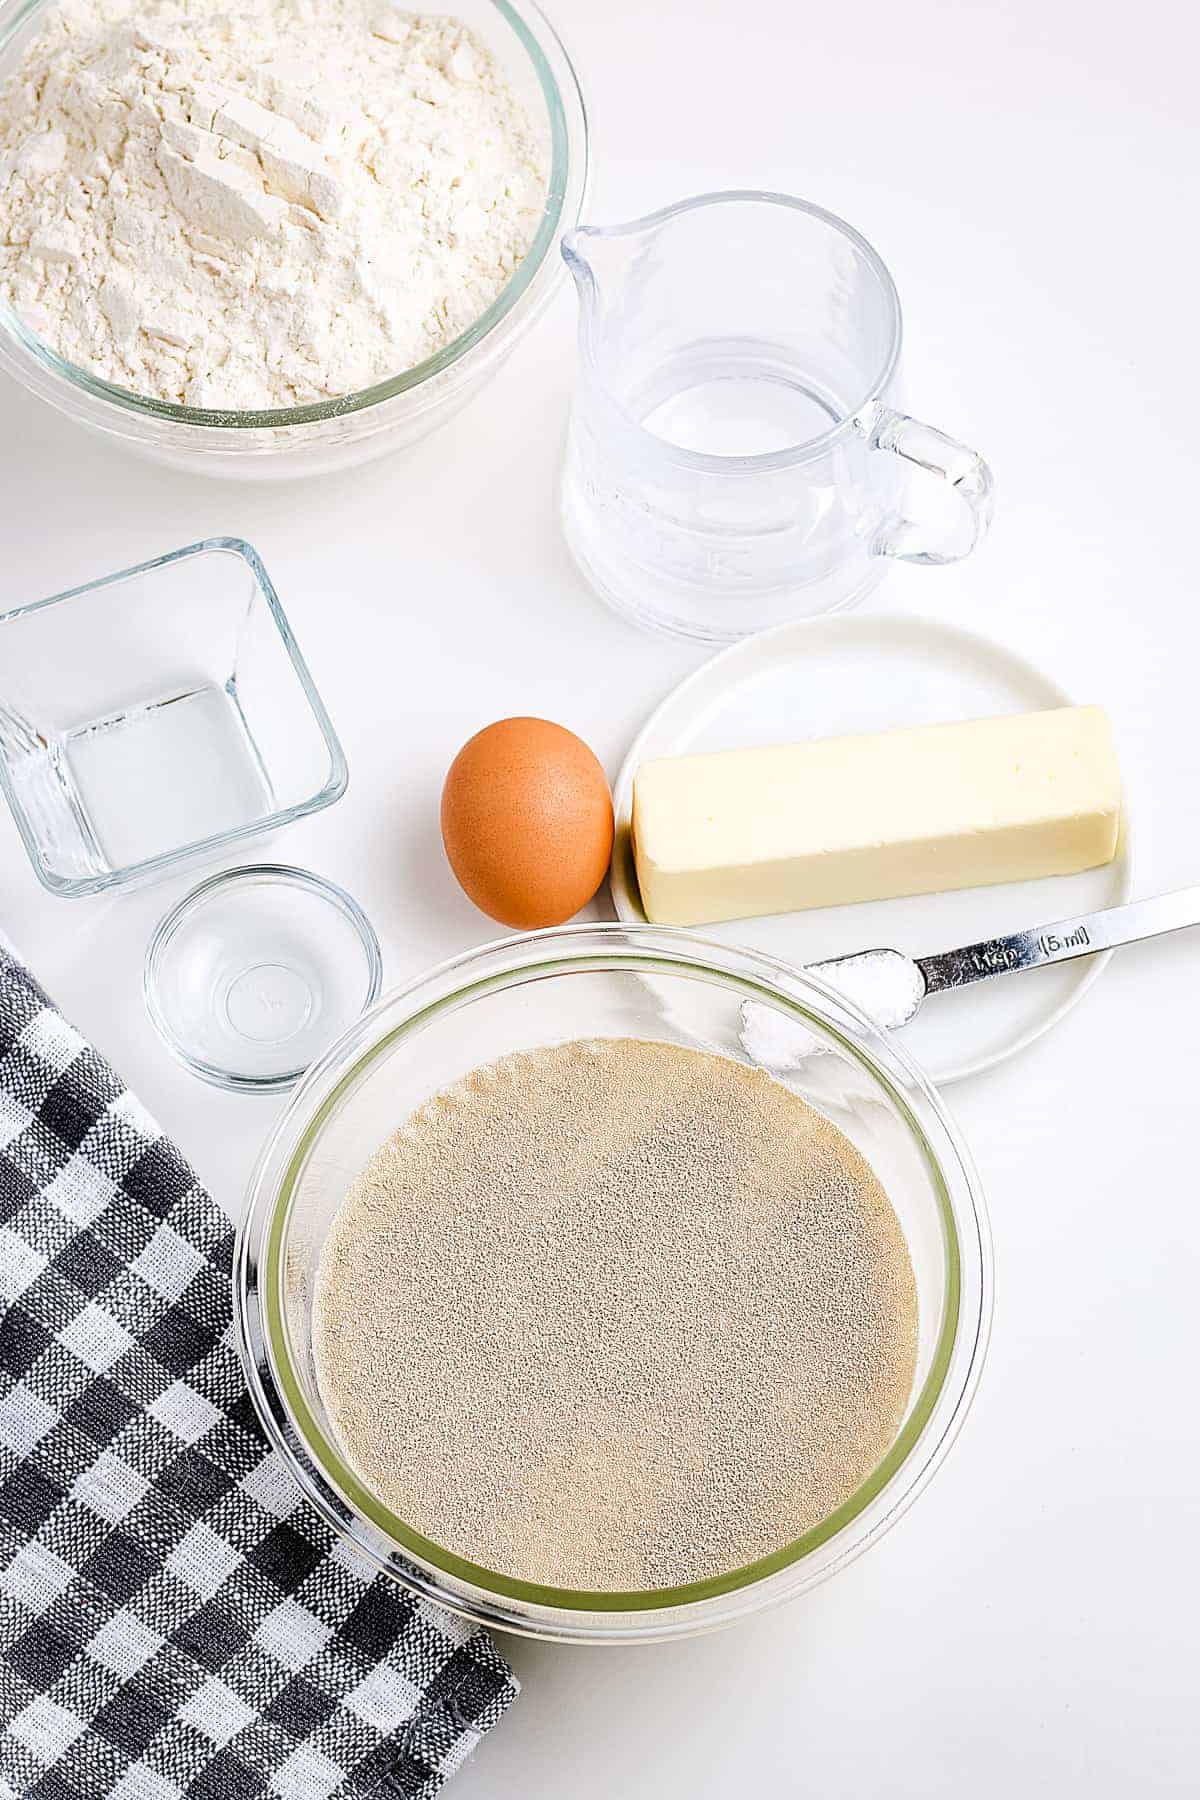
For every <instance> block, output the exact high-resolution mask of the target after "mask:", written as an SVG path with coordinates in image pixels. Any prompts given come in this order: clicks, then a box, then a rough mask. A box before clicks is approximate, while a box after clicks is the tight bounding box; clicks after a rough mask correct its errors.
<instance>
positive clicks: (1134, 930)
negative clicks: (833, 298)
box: [917, 887, 1200, 994]
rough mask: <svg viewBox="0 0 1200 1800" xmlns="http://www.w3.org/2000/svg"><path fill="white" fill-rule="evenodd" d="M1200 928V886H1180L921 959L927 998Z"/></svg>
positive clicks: (919, 958)
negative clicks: (996, 977)
mask: <svg viewBox="0 0 1200 1800" xmlns="http://www.w3.org/2000/svg"><path fill="white" fill-rule="evenodd" d="M1186 925H1200V887H1189V888H1179V889H1178V890H1177V891H1176V892H1175V893H1173V894H1159V895H1158V896H1157V897H1156V898H1154V899H1152V900H1131V901H1130V902H1129V904H1128V905H1127V906H1110V907H1108V908H1106V909H1105V910H1104V911H1102V912H1094V913H1081V914H1080V916H1079V917H1078V918H1075V919H1059V920H1058V921H1057V922H1056V923H1055V924H1053V925H1039V926H1034V928H1033V929H1032V930H1031V931H1017V932H1014V933H1013V934H1012V936H1011V937H998V938H984V940H983V941H982V943H979V944H964V945H963V946H962V948H961V949H959V950H943V951H942V952H941V953H940V954H939V955H937V956H920V957H918V958H917V967H918V968H919V969H920V971H921V973H922V975H923V976H924V977H925V992H926V993H927V994H941V993H945V991H946V990H947V989H948V988H960V987H966V986H968V985H969V983H971V982H972V981H984V980H986V979H987V977H988V976H989V975H1007V974H1009V973H1010V972H1012V971H1014V970H1016V969H1036V968H1037V967H1039V965H1040V964H1042V963H1056V962H1070V961H1072V960H1073V959H1074V958H1075V957H1077V956H1096V955H1098V954H1099V952H1100V951H1102V950H1115V949H1116V947H1117V946H1118V945H1119V944H1134V943H1137V942H1138V940H1139V939H1141V938H1151V937H1161V936H1162V935H1163V933H1164V932H1168V931H1181V930H1182V929H1183V927H1184V926H1186Z"/></svg>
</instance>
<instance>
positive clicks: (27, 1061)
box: [0, 943, 516, 1800]
mask: <svg viewBox="0 0 1200 1800" xmlns="http://www.w3.org/2000/svg"><path fill="white" fill-rule="evenodd" d="M232 1247H233V1243H232V1233H231V1231H230V1228H229V1225H228V1223H227V1221H226V1219H225V1217H224V1215H223V1214H222V1213H221V1212H220V1210H219V1209H218V1208H217V1206H216V1205H215V1204H214V1203H213V1201H212V1200H211V1199H210V1198H209V1196H208V1195H207V1194H206V1193H205V1192H204V1191H203V1189H202V1188H200V1187H199V1186H198V1185H197V1183H196V1180H195V1177H194V1176H193V1175H192V1173H191V1171H190V1169H189V1168H188V1167H187V1165H186V1163H185V1162H184V1161H183V1159H182V1158H181V1156H180V1155H179V1153H178V1151H177V1150H176V1149H175V1148H174V1146H173V1145H172V1144H171V1143H169V1142H168V1141H167V1140H166V1139H165V1138H164V1137H163V1136H162V1135H161V1133H160V1132H159V1131H158V1130H157V1129H156V1128H155V1126H154V1124H153V1122H152V1121H151V1119H150V1118H149V1117H148V1116H147V1114H146V1113H145V1112H144V1111H143V1109H142V1108H141V1106H140V1105H139V1104H138V1102H137V1101H136V1100H135V1099H134V1098H133V1096H132V1095H131V1094H129V1093H128V1092H126V1091H125V1090H124V1089H123V1088H122V1086H121V1083H120V1082H119V1081H118V1080H117V1079H116V1077H115V1076H114V1075H113V1073H112V1071H111V1069H109V1068H108V1066H107V1064H106V1063H105V1062H104V1061H103V1059H102V1058H101V1057H100V1056H98V1055H97V1054H96V1052H95V1051H94V1050H93V1049H91V1048H90V1047H89V1046H88V1045H87V1044H86V1043H85V1042H84V1041H83V1040H82V1039H81V1038H80V1037H79V1036H78V1035H77V1034H76V1033H75V1032H74V1031H73V1030H72V1029H71V1027H70V1026H69V1025H67V1024H66V1023H65V1021H64V1020H63V1019H62V1017H61V1016H60V1015H59V1014H58V1013H57V1012H56V1011H55V1010H54V1008H53V1007H52V1006H51V1005H50V1004H49V1003H48V1001H47V1000H46V997H45V995H44V994H43V993H42V992H41V990H40V989H39V988H38V986H37V984H36V983H35V982H34V981H33V980H32V979H31V977H30V976H29V974H28V973H27V971H25V970H24V969H23V968H21V966H20V965H19V964H18V963H16V962H15V961H14V960H13V959H12V958H11V957H10V956H8V955H7V954H6V953H5V950H4V947H3V944H2V943H0V1796H3V1797H4V1800H101V1796H103V1797H104V1800H181V1797H182V1796H184V1795H187V1796H189V1797H191V1800H258V1797H259V1796H268V1797H272V1796H275V1797H278V1800H332V1797H334V1796H337V1797H338V1800H361V1797H365V1796H368V1795H377V1796H380V1800H384V1797H386V1800H402V1797H403V1800H410V1797H413V1796H420V1797H421V1800H424V1797H425V1796H427V1795H430V1794H433V1793H434V1792H435V1791H436V1790H437V1789H438V1788H439V1787H440V1786H441V1783H442V1781H443V1780H444V1778H445V1777H446V1776H447V1775H448V1774H449V1773H450V1772H451V1771H452V1770H453V1769H455V1768H457V1767H458V1765H459V1764H460V1763H461V1762H462V1761H463V1759H464V1758H465V1757H466V1756H467V1755H468V1753H469V1752H470V1751H471V1750H472V1749H473V1748H474V1746H475V1745H476V1744H477V1743H478V1741H479V1738H480V1736H481V1734H482V1733H483V1732H484V1731H486V1730H487V1729H488V1727H489V1726H490V1725H492V1724H493V1723H494V1721H495V1720H496V1719H497V1718H499V1716H500V1714H501V1713H502V1712H503V1711H504V1709H505V1707H506V1706H507V1705H508V1704H509V1702H510V1700H511V1699H512V1697H513V1695H514V1694H515V1692H516V1684H515V1682H514V1680H513V1677H512V1676H511V1674H510V1673H509V1671H508V1669H507V1668H506V1667H505V1665H504V1663H503V1662H502V1661H501V1659H500V1657H499V1656H498V1654H497V1652H496V1650H495V1648H494V1647H493V1645H492V1643H491V1641H490V1640H489V1639H488V1637H487V1636H486V1635H484V1634H483V1633H480V1632H477V1631H474V1630H473V1629H472V1628H471V1627H469V1626H467V1625H465V1624H462V1623H461V1622H460V1621H458V1620H456V1619H452V1618H450V1617H449V1616H448V1615H447V1614H445V1613H442V1612H440V1611H438V1610H437V1609H436V1608H434V1607H431V1606H429V1605H427V1604H425V1603H424V1602H423V1601H421V1600H418V1599H416V1598H415V1597H413V1596H412V1595H410V1594H408V1593H406V1592H405V1591H404V1590H403V1589H401V1588H400V1587H398V1586H397V1585H395V1584H394V1583H392V1582H390V1581H389V1580H387V1579H386V1578H385V1577H374V1578H373V1577H372V1573H371V1571H370V1569H369V1568H367V1567H365V1566H364V1565H363V1564H361V1563H360V1562H359V1561H358V1560H357V1559H356V1557H355V1555H354V1554H352V1553H350V1552H348V1551H347V1549H346V1548H345V1547H344V1546H341V1545H339V1544H338V1543H336V1542H335V1540H334V1538H333V1536H332V1534H331V1533H330V1531H329V1530H328V1529H327V1528H326V1526H325V1525H324V1524H323V1523H322V1522H321V1521H320V1520H319V1519H318V1518H317V1516H316V1514H315V1513H314V1512H313V1511H312V1510H311V1509H310V1508H309V1507H308V1505H307V1503H306V1502H305V1501H303V1500H302V1499H301V1498H300V1496H299V1494H298V1493H297V1491H296V1489H295V1488H294V1487H293V1486H292V1485H291V1483H290V1481H289V1478H288V1475H287V1472H286V1470H285V1469H284V1467H283V1465H282V1464H281V1463H280V1462H279V1461H278V1460H277V1458H276V1457H275V1455H274V1454H273V1453H272V1452H271V1451H270V1450H269V1449H268V1448H267V1445H266V1443H265V1441H264V1439H263V1437H262V1435H261V1433H260V1431H259V1428H258V1424H257V1421H256V1419H255V1416H254V1413H253V1411H252V1408H251V1404H250V1400H249V1396H248V1394H247V1392H246V1389H245V1386H244V1384H243V1380H242V1372H241V1367H240V1364H239V1361H238V1356H237V1351H236V1348H235V1345H234V1341H233V1336H232V1327H231V1307H230V1264H231V1253H232Z"/></svg>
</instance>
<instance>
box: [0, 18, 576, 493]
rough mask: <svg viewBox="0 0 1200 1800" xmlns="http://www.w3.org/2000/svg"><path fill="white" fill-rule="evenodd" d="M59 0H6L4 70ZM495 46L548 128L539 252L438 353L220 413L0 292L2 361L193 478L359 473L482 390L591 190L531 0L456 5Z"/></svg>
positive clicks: (567, 67) (61, 406) (554, 57)
mask: <svg viewBox="0 0 1200 1800" xmlns="http://www.w3.org/2000/svg"><path fill="white" fill-rule="evenodd" d="M54 4H55V0H0V75H3V74H6V73H7V72H8V70H9V69H10V68H11V67H12V65H13V63H14V61H15V60H16V59H17V58H19V57H20V55H21V54H22V53H23V50H24V47H25V44H26V43H27V41H28V39H29V38H30V37H31V36H32V35H33V34H34V33H36V32H37V30H38V29H39V26H40V21H41V19H42V17H43V16H44V14H45V13H46V12H47V11H48V10H49V9H50V8H51V7H52V6H53V5H54ZM446 10H447V11H449V12H453V13H454V14H455V16H456V17H458V18H461V19H462V20H463V21H464V22H465V23H466V24H468V25H469V26H470V27H471V28H472V29H473V30H474V31H475V32H476V33H477V34H478V36H479V37H480V38H482V39H483V40H484V42H485V43H487V44H488V46H489V47H490V49H491V50H492V53H493V54H494V55H495V57H496V59H497V61H498V63H499V65H500V67H501V68H502V69H503V70H504V72H505V74H506V75H507V77H508V80H509V82H510V83H511V85H512V87H513V90H514V92H515V93H516V94H517V95H518V96H519V97H520V98H521V99H523V100H524V102H525V104H526V106H527V108H528V110H529V114H530V117H531V118H532V119H533V120H534V122H535V124H536V125H538V126H539V127H540V128H541V130H542V133H543V136H544V141H545V144H546V147H547V151H548V154H549V161H550V181H549V189H548V192H547V196H546V208H545V211H544V213H543V215H542V221H541V224H540V226H539V227H538V231H537V235H536V237H535V239H534V241H533V244H532V246H531V247H530V251H529V254H528V256H527V257H526V258H525V260H524V262H523V263H522V264H521V266H520V267H519V268H518V269H517V271H516V273H515V274H514V275H513V277H512V279H511V280H510V281H509V283H508V285H507V286H506V287H505V288H504V290H503V292H502V293H500V294H499V295H498V296H497V298H496V299H495V300H494V301H493V303H492V305H491V306H490V307H488V309H487V311H486V312H485V313H483V314H482V315H481V317H480V318H478V319H476V321H475V323H474V324H473V325H472V326H471V327H470V329H469V330H468V331H465V332H464V333H463V334H462V336H461V337H458V338H456V339H455V340H454V342H453V343H451V344H447V345H446V346H445V348H444V349H442V350H440V351H439V352H438V353H437V355H436V356H431V357H429V358H428V359H427V360H426V361H425V362H423V363H418V364H417V365H416V367H415V368H412V369H406V370H405V371H404V372H403V373H402V374H398V375H396V376H393V377H392V379H391V380H389V381H384V382H380V383H378V384H377V385H376V386H375V387H371V388H365V389H364V390H363V391H362V392H361V393H357V394H346V395H344V396H343V397H342V398H340V399H337V400H326V401H322V402H321V403H319V404H314V405H311V406H297V407H291V408H283V409H278V410H275V411H270V412H210V411H204V410H201V409H200V408H196V407H189V406H175V405H170V404H167V403H165V402H162V401H158V400H150V399H147V398H146V397H145V396H143V395H139V394H133V393H130V392H129V391H128V390H127V389H125V388H121V387H116V386H114V385H113V384H112V383H111V382H107V381H102V380H100V379H99V377H97V376H95V375H90V374H88V372H87V371H86V370H85V369H80V368H78V367H76V365H75V364H74V363H69V362H66V361H64V359H63V358H62V357H60V356H57V355H56V354H55V353H54V351H53V350H51V349H50V348H49V347H48V346H47V345H46V344H43V343H42V342H41V340H40V339H39V338H38V337H36V336H35V335H34V333H33V332H31V331H29V330H28V329H27V328H26V327H25V326H24V325H22V323H21V322H20V320H19V319H18V318H17V317H16V316H15V314H14V313H13V312H12V310H11V308H10V307H8V306H6V305H5V304H4V303H3V302H2V301H0V369H4V370H6V371H7V372H8V374H10V375H12V376H13V377H14V378H15V379H16V380H17V381H19V382H20V383H21V384H22V385H23V386H24V387H26V388H28V389H29V391H30V392H31V393H34V394H37V395H39V396H40V397H41V398H42V399H43V400H47V401H49V403H50V405H51V406H54V407H57V408H58V410H59V411H60V412H63V413H66V414H67V416H68V417H69V418H72V419H76V420H77V421H78V422H79V423H80V424H81V425H86V426H89V427H90V428H91V429H93V430H95V431H100V432H103V433H105V434H107V435H108V436H110V437H113V438H116V439H118V440H119V441H120V442H121V443H122V444H123V445H124V446H125V448H126V449H129V450H133V451H136V452H138V453H139V454H140V455H143V456H147V457H149V458H150V459H151V460H152V461H154V462H159V463H165V464H167V465H168V466H169V467H171V468H176V469H184V470H186V471H189V472H191V473H194V474H207V475H218V476H231V477H236V478H238V479H242V480H245V479H251V480H281V479H282V480H286V479H290V478H292V477H295V476H301V475H319V474H324V473H327V472H328V471H330V470H333V469H342V468H351V467H353V466H354V465H356V464H358V463H364V462H368V461H370V460H371V459H373V458H374V457H377V456H382V455H384V454H386V453H387V452H388V451H390V450H398V449H403V448H405V447H406V446H407V445H409V444H413V443H415V442H416V441H417V440H418V439H419V438H422V437H425V436H426V435H427V434H428V433H429V432H431V431H435V430H436V429H437V428H438V426H439V425H442V424H444V423H445V422H446V420H447V419H449V418H450V417H451V416H452V415H453V414H454V413H456V412H457V411H458V409H459V407H461V406H463V405H464V404H465V403H466V401H467V400H469V399H470V397H471V396H472V395H473V394H474V393H476V392H477V391H478V389H479V388H480V387H482V386H483V384H484V382H486V381H487V380H488V379H489V378H490V377H491V376H492V375H494V374H495V372H496V370H497V369H498V368H499V367H500V365H501V363H502V362H503V361H504V359H505V357H506V356H508V354H509V353H510V351H511V350H512V349H513V347H514V345H515V344H516V343H517V341H518V340H519V339H520V338H521V337H522V336H523V335H524V333H525V332H526V331H527V330H528V329H529V327H530V326H531V325H532V324H533V322H534V321H535V320H536V319H537V318H538V317H539V316H540V315H541V313H542V312H543V311H544V309H545V307H546V305H547V303H548V302H549V300H550V299H551V297H552V295H553V294H554V292H555V291H556V289H557V287H558V285H559V283H560V281H562V280H563V279H564V277H565V269H564V267H563V263H562V258H561V257H560V256H558V255H557V254H554V246H555V243H556V241H557V239H558V237H559V234H560V233H561V232H563V231H565V230H568V229H569V228H570V227H571V226H573V225H576V224H577V223H578V222H579V217H580V213H581V210H582V207H583V202H584V196H585V193H586V190H587V178H588V132H587V117H586V114H585V111H584V104H583V97H582V95H581V93H580V89H579V82H578V78H577V76H576V74H575V70H574V68H573V66H572V64H571V61H570V58H569V57H568V55H567V52H566V51H565V49H564V48H563V45H562V43H561V42H560V40H559V38H558V35H557V33H556V32H555V30H554V28H553V27H552V26H551V24H550V23H549V21H548V20H547V18H546V17H545V15H544V14H543V13H542V11H541V9H540V7H538V6H537V5H535V4H534V0H453V4H451V0H446Z"/></svg>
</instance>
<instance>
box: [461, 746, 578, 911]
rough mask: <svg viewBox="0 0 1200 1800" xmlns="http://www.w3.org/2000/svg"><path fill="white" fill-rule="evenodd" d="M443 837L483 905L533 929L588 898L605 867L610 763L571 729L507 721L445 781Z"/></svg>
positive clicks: (470, 892) (466, 886) (467, 887)
mask: <svg viewBox="0 0 1200 1800" xmlns="http://www.w3.org/2000/svg"><path fill="white" fill-rule="evenodd" d="M442 842H443V843H444V844H445V846H446V855H447V856H448V857H449V859H450V867H451V868H452V869H453V870H454V873H455V875H456V876H457V877H458V880H459V883H460V885H461V887H462V889H463V892H464V893H465V894H466V895H467V896H468V898H469V899H471V900H473V901H474V902H475V904H476V906H477V907H478V908H479V910H480V911H481V912H485V913H487V915H488V917H489V918H492V919H498V920H499V921H500V923H501V924H502V925H513V926H515V927H516V928H517V929H518V930H520V931H535V930H537V929H538V928H539V927H540V926H543V925H561V924H562V923H563V921H564V920H566V919H569V918H571V916H572V915H573V914H574V913H577V912H578V911H579V909H580V907H581V906H586V905H587V903H588V901H589V900H590V899H591V897H592V895H593V894H594V893H595V892H596V889H597V888H598V887H599V886H600V883H601V882H602V881H603V880H604V877H605V874H606V873H607V870H608V863H609V858H610V857H611V855H612V842H613V809H612V799H611V797H610V795H609V791H608V782H607V781H606V779H605V776H604V770H603V769H602V768H601V767H600V764H599V763H598V762H597V761H596V758H595V757H594V756H593V754H592V752H591V751H590V750H589V749H588V747H587V745H586V744H585V743H584V742H583V740H582V739H581V738H577V737H576V736H575V733H574V732H573V731H567V730H566V729H565V728H564V727H563V726H562V725H552V724H551V723H550V721H549V720H548V719H500V720H498V721H497V723H496V724H495V725H488V726H485V728H484V729H483V730H482V731H480V732H477V733H476V735H475V736H474V737H473V738H471V739H470V740H469V741H468V742H467V743H465V744H464V745H463V747H462V749H461V750H460V751H459V753H458V755H457V756H456V757H455V759H454V761H453V762H452V763H451V765H450V770H449V773H448V774H447V776H446V785H445V786H444V787H443V789H442Z"/></svg>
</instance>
